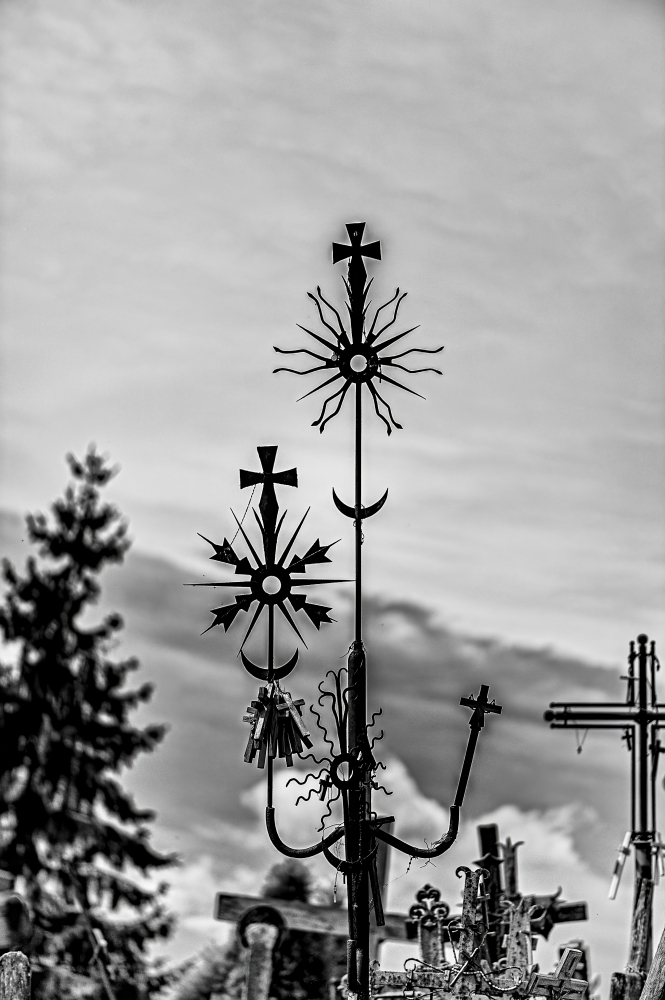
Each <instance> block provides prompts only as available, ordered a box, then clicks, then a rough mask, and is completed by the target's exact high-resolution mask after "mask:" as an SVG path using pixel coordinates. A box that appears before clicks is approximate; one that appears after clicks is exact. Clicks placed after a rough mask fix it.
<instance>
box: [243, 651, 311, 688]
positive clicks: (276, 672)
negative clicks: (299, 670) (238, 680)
mask: <svg viewBox="0 0 665 1000" xmlns="http://www.w3.org/2000/svg"><path fill="white" fill-rule="evenodd" d="M240 659H241V660H242V663H243V666H244V668H245V670H246V671H247V673H248V674H251V675H252V677H256V679H257V681H267V680H273V681H279V680H281V679H282V677H288V675H289V674H290V673H291V671H292V670H293V668H294V667H295V665H296V663H297V662H298V650H297V649H296V651H295V653H294V654H293V656H292V657H291V659H290V660H289V661H288V663H284V664H283V665H282V666H281V667H275V668H274V669H273V672H272V677H269V676H268V669H267V667H257V665H256V664H255V663H252V661H251V660H250V659H248V657H246V656H245V654H244V653H243V651H242V649H241V650H240Z"/></svg>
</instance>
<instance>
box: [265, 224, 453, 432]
mask: <svg viewBox="0 0 665 1000" xmlns="http://www.w3.org/2000/svg"><path fill="white" fill-rule="evenodd" d="M364 229H365V223H364V222H357V223H352V224H350V225H347V227H346V230H347V232H348V234H349V239H350V240H351V246H346V245H344V244H341V243H333V263H335V264H336V263H338V262H339V261H341V260H345V259H346V258H350V261H349V268H348V279H347V278H343V281H344V286H345V288H346V292H347V296H348V302H347V303H346V308H347V312H348V314H349V330H347V328H346V327H345V325H344V323H343V322H342V317H341V315H340V313H339V311H338V310H337V309H336V308H335V306H334V305H332V303H330V302H328V300H327V299H326V298H324V296H323V294H322V292H321V288H320V287H318V286H317V289H316V295H313V294H312V293H311V292H308V293H307V294H308V295H309V298H310V299H311V300H312V301H313V302H314V304H315V305H316V308H317V310H318V314H319V319H320V321H321V324H322V325H323V327H325V329H326V330H327V331H328V334H330V335H332V337H333V338H334V340H330V338H329V336H328V335H327V334H326V335H324V336H321V335H320V334H318V333H315V332H314V330H309V329H308V328H307V327H305V326H302V325H301V324H300V323H298V326H299V327H300V329H301V330H303V331H304V332H305V333H306V334H308V336H310V337H312V339H313V340H314V341H316V343H317V344H318V345H321V348H325V349H326V350H328V351H330V352H331V353H330V356H329V357H326V356H325V355H324V354H321V353H317V352H316V351H312V350H309V349H308V348H305V347H299V348H295V349H293V350H286V349H284V348H281V347H275V348H274V350H275V351H277V353H278V354H307V355H309V356H310V357H312V358H314V359H315V360H316V361H319V362H321V363H320V364H318V365H314V366H313V367H312V368H306V369H304V370H303V371H299V370H298V369H296V368H286V367H280V368H275V369H274V370H275V372H282V371H285V372H292V373H293V374H294V375H310V374H312V373H314V372H327V371H333V372H335V374H333V375H331V377H330V378H327V379H325V380H324V381H323V382H321V384H320V385H317V386H316V387H315V388H314V389H311V390H310V391H309V392H306V393H305V394H304V395H303V396H301V397H300V399H305V398H306V397H307V396H311V395H312V394H313V393H316V392H319V391H320V390H321V389H325V388H326V387H327V386H332V385H333V383H335V382H337V381H338V380H339V379H342V380H343V384H342V386H341V388H338V389H337V391H335V392H332V393H331V394H330V395H329V396H327V397H326V399H325V400H324V403H323V406H322V408H321V412H320V414H319V416H318V417H317V419H316V420H314V421H313V423H312V426H313V427H318V428H319V430H320V431H323V429H324V427H325V426H326V424H327V423H328V422H329V421H330V420H332V419H333V417H335V416H337V414H338V413H339V411H340V410H341V408H342V405H343V403H344V399H345V397H346V394H347V392H348V390H349V388H350V386H351V385H352V384H356V385H357V384H358V383H361V384H362V383H364V384H365V385H366V386H367V388H368V390H369V392H370V395H371V397H372V402H373V403H374V409H375V411H376V414H377V416H378V417H379V418H380V419H381V420H382V421H383V423H384V424H385V425H386V430H387V432H388V434H391V433H392V429H393V427H397V428H398V429H401V428H402V425H401V424H399V423H398V422H397V421H396V419H395V417H394V415H393V412H392V409H391V407H390V404H389V403H388V401H387V400H386V399H384V397H383V396H382V395H381V393H380V392H379V390H378V388H377V386H376V382H379V383H381V382H387V383H389V384H390V385H394V386H396V387H397V388H398V389H403V390H404V391H405V392H409V393H411V394H412V395H414V396H420V398H421V399H424V397H423V396H421V395H420V393H419V392H415V390H414V389H410V388H409V387H408V386H406V385H404V384H403V383H402V382H398V381H397V380H396V379H395V378H392V377H391V376H389V375H387V374H386V372H385V371H384V369H385V368H391V369H401V371H404V372H408V373H409V374H410V375H415V374H418V373H420V372H435V373H436V374H437V375H441V371H440V370H439V369H438V368H408V367H407V366H406V365H403V364H400V363H399V362H400V359H403V358H405V357H407V355H409V354H438V353H439V352H440V351H442V350H443V347H435V348H426V347H411V348H409V349H408V350H406V351H401V352H400V353H397V354H392V355H385V354H383V352H384V351H386V350H387V349H388V348H389V347H392V346H393V345H394V344H396V343H397V342H398V341H400V340H402V338H403V337H406V336H408V334H410V333H413V331H414V330H417V329H418V326H412V327H410V328H409V329H408V330H404V331H403V332H402V333H398V334H395V335H394V336H390V337H388V339H387V340H383V341H381V342H379V341H380V338H381V337H383V335H384V334H385V333H386V331H387V330H389V329H390V328H391V327H393V326H394V325H395V324H396V322H397V317H398V313H399V307H400V305H401V304H402V302H403V301H404V298H405V297H406V292H400V290H399V288H398V289H397V290H396V291H395V294H394V295H393V297H392V298H391V299H389V300H388V301H387V302H384V303H383V305H381V306H379V307H378V308H377V309H376V312H375V313H374V318H373V320H372V323H371V325H370V327H369V329H368V330H366V329H365V325H366V319H367V312H368V310H369V307H370V305H371V303H370V302H368V301H367V293H368V292H369V289H370V287H371V284H372V280H373V279H371V280H370V281H369V282H368V281H367V280H366V279H367V271H366V270H365V265H364V263H363V257H372V258H374V259H375V260H380V259H381V249H380V244H379V243H378V242H376V243H367V244H365V245H361V240H362V235H363V232H364ZM323 307H325V308H326V309H327V310H328V312H327V313H326V314H324V311H323ZM391 307H392V313H390V312H388V313H385V314H384V315H383V317H382V318H381V321H380V320H379V317H380V316H381V314H382V313H383V311H384V310H385V309H388V310H389V309H390V308H391ZM386 319H387V322H384V320H386ZM381 324H383V325H381ZM377 327H378V329H377ZM321 348H319V350H320V349H321ZM334 400H337V404H336V406H335V408H334V409H333V410H332V411H331V412H329V413H328V412H327V410H328V406H329V405H330V404H332V403H333V401H334ZM381 407H383V409H384V412H382V410H381Z"/></svg>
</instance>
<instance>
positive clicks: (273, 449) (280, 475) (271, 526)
mask: <svg viewBox="0 0 665 1000" xmlns="http://www.w3.org/2000/svg"><path fill="white" fill-rule="evenodd" d="M256 450H257V451H258V453H259V460H260V462H261V469H262V470H263V471H262V472H247V470H246V469H241V470H240V489H241V490H244V489H245V487H246V486H257V485H258V484H259V483H262V484H263V489H262V491H261V500H260V502H259V510H260V511H261V517H262V518H263V524H264V527H265V529H266V533H267V534H268V536H269V537H272V536H273V535H274V533H275V528H276V527H277V512H278V510H279V505H278V503H277V496H276V495H275V484H278V485H279V486H297V485H298V471H297V469H287V470H286V471H285V472H273V469H274V468H275V457H276V455H277V446H276V445H267V446H264V447H259V448H257V449H256Z"/></svg>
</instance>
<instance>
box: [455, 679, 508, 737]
mask: <svg viewBox="0 0 665 1000" xmlns="http://www.w3.org/2000/svg"><path fill="white" fill-rule="evenodd" d="M488 693H489V686H488V685H487V684H481V685H480V691H479V693H478V697H477V698H474V697H473V695H469V697H468V698H460V705H466V707H467V708H472V709H473V715H472V716H471V718H470V719H469V725H470V726H472V727H474V728H477V729H482V728H483V726H484V725H485V715H486V714H487V713H489V712H494V713H495V714H496V715H501V705H497V704H496V703H495V702H494V701H488V700H487V695H488Z"/></svg>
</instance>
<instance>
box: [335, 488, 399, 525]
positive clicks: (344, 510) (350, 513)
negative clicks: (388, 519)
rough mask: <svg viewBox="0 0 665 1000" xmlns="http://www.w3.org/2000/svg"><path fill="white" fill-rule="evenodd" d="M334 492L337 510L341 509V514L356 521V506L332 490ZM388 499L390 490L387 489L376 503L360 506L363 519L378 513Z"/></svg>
mask: <svg viewBox="0 0 665 1000" xmlns="http://www.w3.org/2000/svg"><path fill="white" fill-rule="evenodd" d="M332 494H333V502H334V504H335V507H337V510H338V511H340V513H341V514H345V515H346V517H351V518H353V520H354V521H355V520H356V508H355V507H350V506H349V504H348V503H344V501H343V500H340V498H339V497H338V496H337V494H336V493H335V490H333V491H332ZM387 499H388V490H386V492H385V493H384V494H383V496H382V497H381V499H380V500H377V501H376V503H373V504H370V506H369V507H361V508H360V518H361V520H363V519H364V518H366V517H371V516H372V514H376V513H378V511H380V510H381V508H382V507H383V505H384V503H385V502H386V500H387Z"/></svg>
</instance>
